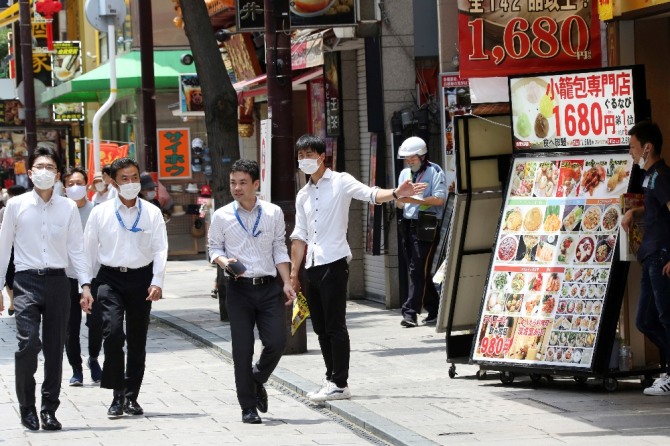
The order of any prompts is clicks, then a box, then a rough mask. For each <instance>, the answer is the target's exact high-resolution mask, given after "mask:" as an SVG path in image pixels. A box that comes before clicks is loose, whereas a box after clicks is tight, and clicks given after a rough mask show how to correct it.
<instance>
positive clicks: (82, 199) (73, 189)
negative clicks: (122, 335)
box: [62, 167, 102, 386]
mask: <svg viewBox="0 0 670 446" xmlns="http://www.w3.org/2000/svg"><path fill="white" fill-rule="evenodd" d="M62 181H63V186H64V187H65V195H66V196H67V197H68V198H69V199H71V200H72V201H74V202H75V204H76V205H77V210H78V211H79V217H80V218H81V226H82V228H85V227H86V222H87V221H88V217H89V215H90V214H91V210H93V203H91V202H90V201H88V200H87V199H86V185H87V184H88V175H86V172H84V171H83V170H82V169H80V168H78V167H70V168H68V169H67V170H66V171H65V173H63V177H62ZM65 273H66V274H67V277H68V278H69V279H70V322H69V323H68V330H67V341H66V343H65V352H66V354H67V359H68V362H69V363H70V366H71V367H72V378H70V386H81V385H83V383H84V373H83V369H82V359H81V345H80V343H79V334H80V331H81V306H80V305H79V300H80V298H81V293H80V292H79V287H78V286H77V280H76V277H77V276H76V274H75V269H74V266H73V265H72V264H70V265H68V267H67V269H66V270H65ZM95 288H96V287H95V283H94V284H93V287H92V295H94V296H95V294H96V290H95ZM86 326H87V327H88V361H87V365H88V368H89V369H90V370H91V380H92V381H93V382H94V383H99V382H100V378H101V377H102V369H101V368H100V364H99V363H98V355H99V354H100V350H101V349H102V321H101V320H100V307H99V305H94V306H93V309H92V311H91V314H87V315H86Z"/></svg>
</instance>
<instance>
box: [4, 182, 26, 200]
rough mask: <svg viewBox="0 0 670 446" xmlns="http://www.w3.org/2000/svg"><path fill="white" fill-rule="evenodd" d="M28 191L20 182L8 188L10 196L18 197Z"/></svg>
mask: <svg viewBox="0 0 670 446" xmlns="http://www.w3.org/2000/svg"><path fill="white" fill-rule="evenodd" d="M26 191H27V189H26V188H25V187H23V186H21V185H20V184H15V185H13V186H10V187H9V188H8V189H7V195H9V196H10V197H16V196H18V195H21V194H25V193H26Z"/></svg>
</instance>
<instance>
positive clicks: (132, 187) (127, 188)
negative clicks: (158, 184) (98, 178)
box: [119, 183, 142, 200]
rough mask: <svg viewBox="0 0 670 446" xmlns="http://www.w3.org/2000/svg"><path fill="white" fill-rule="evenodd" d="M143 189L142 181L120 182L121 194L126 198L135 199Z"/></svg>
mask: <svg viewBox="0 0 670 446" xmlns="http://www.w3.org/2000/svg"><path fill="white" fill-rule="evenodd" d="M141 189H142V185H141V184H140V183H126V184H119V195H121V196H122V197H123V198H125V199H126V200H134V199H135V198H137V194H139V193H140V190H141Z"/></svg>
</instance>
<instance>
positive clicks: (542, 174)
mask: <svg viewBox="0 0 670 446" xmlns="http://www.w3.org/2000/svg"><path fill="white" fill-rule="evenodd" d="M558 172H559V168H558V161H544V162H541V163H540V164H539V166H538V169H537V178H536V179H535V184H534V187H533V195H535V196H536V197H553V196H554V195H555V192H556V186H557V185H558Z"/></svg>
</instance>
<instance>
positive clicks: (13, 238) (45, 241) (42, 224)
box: [0, 190, 92, 285]
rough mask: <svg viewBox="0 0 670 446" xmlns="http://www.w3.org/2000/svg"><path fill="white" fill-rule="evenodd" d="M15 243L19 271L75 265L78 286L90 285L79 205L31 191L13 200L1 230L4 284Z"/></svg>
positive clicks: (0, 260)
mask: <svg viewBox="0 0 670 446" xmlns="http://www.w3.org/2000/svg"><path fill="white" fill-rule="evenodd" d="M12 244H14V265H15V267H16V271H17V272H18V271H25V270H28V269H43V268H54V269H59V268H66V267H67V266H68V259H69V260H70V261H71V262H72V264H73V265H74V268H75V270H76V276H77V279H78V280H79V285H83V284H84V283H90V282H91V277H92V276H91V271H90V268H89V264H88V262H87V260H86V256H85V255H84V247H83V231H82V228H81V220H80V218H79V212H77V205H76V204H75V202H74V201H72V200H70V199H69V198H65V197H61V196H59V195H56V194H53V195H52V196H51V199H50V200H49V201H48V202H46V203H45V202H44V201H43V200H42V198H41V197H40V196H39V195H38V194H37V192H35V190H32V191H31V192H27V193H25V194H22V195H19V196H17V197H13V198H11V199H10V200H9V201H8V202H7V210H6V211H5V216H4V219H3V221H2V228H0V253H1V255H0V277H1V278H2V281H3V283H4V279H5V275H6V274H7V265H8V264H9V256H10V253H11V251H12Z"/></svg>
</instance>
